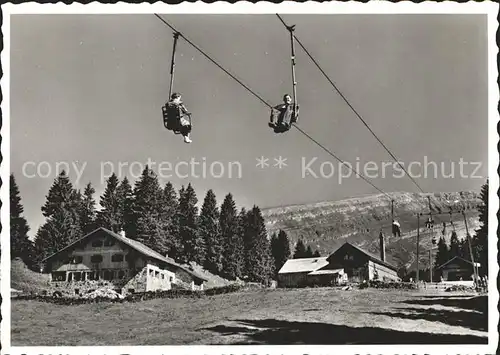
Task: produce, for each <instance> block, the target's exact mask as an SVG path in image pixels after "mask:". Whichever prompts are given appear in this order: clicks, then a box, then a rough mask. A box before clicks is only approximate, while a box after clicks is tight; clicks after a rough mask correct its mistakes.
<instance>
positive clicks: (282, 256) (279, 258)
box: [271, 230, 291, 275]
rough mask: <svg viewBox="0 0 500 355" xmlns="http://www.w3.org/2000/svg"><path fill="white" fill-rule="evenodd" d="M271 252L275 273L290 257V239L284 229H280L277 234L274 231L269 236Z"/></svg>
mask: <svg viewBox="0 0 500 355" xmlns="http://www.w3.org/2000/svg"><path fill="white" fill-rule="evenodd" d="M271 253H272V255H273V259H274V271H275V275H277V274H278V271H279V270H280V269H281V268H282V267H283V265H285V263H286V261H287V260H288V259H289V258H290V253H291V251H290V241H289V240H288V236H287V234H286V232H285V231H283V230H280V231H279V233H278V235H276V233H274V234H273V235H272V237H271Z"/></svg>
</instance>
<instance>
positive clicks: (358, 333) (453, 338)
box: [204, 319, 488, 345]
mask: <svg viewBox="0 0 500 355" xmlns="http://www.w3.org/2000/svg"><path fill="white" fill-rule="evenodd" d="M235 322H239V323H240V324H241V325H243V326H247V327H248V328H247V327H243V326H237V327H235V326H224V325H217V326H215V327H211V328H205V329H204V330H209V331H213V332H217V333H219V334H221V335H223V336H224V335H240V336H243V337H244V340H238V341H235V342H233V343H232V344H239V345H242V344H271V345H292V344H320V345H324V344H487V342H488V339H487V338H486V337H484V338H483V337H477V336H472V335H452V334H432V333H419V332H401V331H397V330H392V329H383V328H371V327H362V328H354V327H348V326H344V325H335V324H326V323H311V322H289V321H283V320H277V319H261V320H235Z"/></svg>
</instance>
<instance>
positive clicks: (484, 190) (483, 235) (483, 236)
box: [472, 180, 489, 276]
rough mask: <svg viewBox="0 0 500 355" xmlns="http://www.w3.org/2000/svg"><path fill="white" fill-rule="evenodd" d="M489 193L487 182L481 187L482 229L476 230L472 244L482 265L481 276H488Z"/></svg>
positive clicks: (480, 217)
mask: <svg viewBox="0 0 500 355" xmlns="http://www.w3.org/2000/svg"><path fill="white" fill-rule="evenodd" d="M488 191H489V181H488V180H487V181H486V183H485V184H484V185H483V186H482V187H481V200H482V201H483V203H482V204H481V205H479V207H478V210H479V222H480V223H481V227H479V229H477V230H476V235H475V236H474V240H473V243H472V245H473V247H474V261H475V262H478V263H479V264H481V266H480V267H479V275H481V276H484V275H488ZM476 259H477V260H476Z"/></svg>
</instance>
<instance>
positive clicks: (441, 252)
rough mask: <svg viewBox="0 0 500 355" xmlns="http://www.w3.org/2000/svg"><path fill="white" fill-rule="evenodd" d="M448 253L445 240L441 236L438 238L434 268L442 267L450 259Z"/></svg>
mask: <svg viewBox="0 0 500 355" xmlns="http://www.w3.org/2000/svg"><path fill="white" fill-rule="evenodd" d="M449 255H450V251H449V250H448V245H446V240H445V239H444V237H443V236H441V237H440V238H439V241H438V245H437V252H436V262H435V265H436V267H439V266H441V265H443V264H444V263H445V262H447V261H448V260H449V259H450V256H449Z"/></svg>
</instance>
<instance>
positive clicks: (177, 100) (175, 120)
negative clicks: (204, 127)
mask: <svg viewBox="0 0 500 355" xmlns="http://www.w3.org/2000/svg"><path fill="white" fill-rule="evenodd" d="M167 108H168V112H169V121H170V120H171V121H170V125H169V126H170V127H172V129H173V130H174V132H180V133H181V134H182V135H183V136H184V142H186V143H191V142H192V140H191V137H190V133H191V122H190V119H189V118H190V115H191V113H190V112H189V111H188V110H187V109H186V106H184V103H183V102H182V101H181V94H179V93H173V94H172V96H171V97H170V101H169V102H168V103H167Z"/></svg>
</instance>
